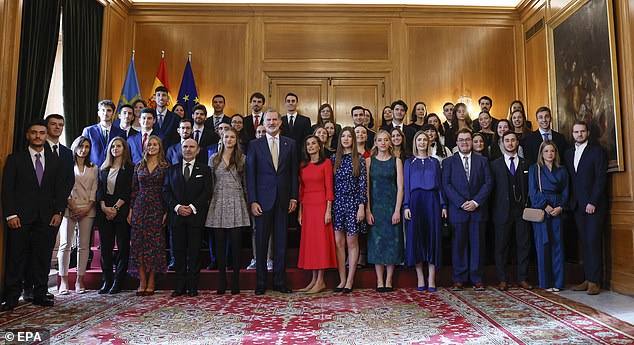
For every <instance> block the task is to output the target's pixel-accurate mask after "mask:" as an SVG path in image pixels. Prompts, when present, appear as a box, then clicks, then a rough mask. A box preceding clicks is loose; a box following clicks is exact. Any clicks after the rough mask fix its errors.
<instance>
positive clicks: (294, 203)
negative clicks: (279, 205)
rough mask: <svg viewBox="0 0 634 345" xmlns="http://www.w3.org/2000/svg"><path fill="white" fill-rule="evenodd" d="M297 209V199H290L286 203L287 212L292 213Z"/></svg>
mask: <svg viewBox="0 0 634 345" xmlns="http://www.w3.org/2000/svg"><path fill="white" fill-rule="evenodd" d="M296 209H297V201H296V200H291V201H289V203H288V213H293V212H295V210H296Z"/></svg>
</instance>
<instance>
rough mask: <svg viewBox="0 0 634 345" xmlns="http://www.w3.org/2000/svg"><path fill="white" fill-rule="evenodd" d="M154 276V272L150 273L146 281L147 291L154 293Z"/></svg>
mask: <svg viewBox="0 0 634 345" xmlns="http://www.w3.org/2000/svg"><path fill="white" fill-rule="evenodd" d="M155 276H156V274H155V272H154V271H152V272H150V275H149V278H148V280H147V291H148V292H154V277H155Z"/></svg>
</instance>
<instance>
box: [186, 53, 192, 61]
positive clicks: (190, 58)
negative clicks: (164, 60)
mask: <svg viewBox="0 0 634 345" xmlns="http://www.w3.org/2000/svg"><path fill="white" fill-rule="evenodd" d="M187 55H188V56H187V61H189V62H192V52H188V53H187Z"/></svg>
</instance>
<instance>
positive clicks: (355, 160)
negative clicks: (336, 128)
mask: <svg viewBox="0 0 634 345" xmlns="http://www.w3.org/2000/svg"><path fill="white" fill-rule="evenodd" d="M344 132H348V133H350V136H351V137H352V147H351V148H350V150H351V151H352V152H351V153H352V176H354V177H359V175H361V160H360V159H359V150H357V136H356V135H355V134H354V128H352V127H350V126H348V127H344V128H343V129H342V130H341V134H339V140H340V141H341V137H343V133H344ZM342 159H343V145H341V142H339V144H338V145H337V154H336V156H335V166H334V172H335V173H337V169H339V168H340V167H341V161H342Z"/></svg>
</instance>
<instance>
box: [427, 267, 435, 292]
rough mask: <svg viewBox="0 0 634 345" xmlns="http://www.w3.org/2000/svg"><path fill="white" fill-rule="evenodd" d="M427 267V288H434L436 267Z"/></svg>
mask: <svg viewBox="0 0 634 345" xmlns="http://www.w3.org/2000/svg"><path fill="white" fill-rule="evenodd" d="M428 265H429V287H430V288H436V266H434V265H432V264H428Z"/></svg>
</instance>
